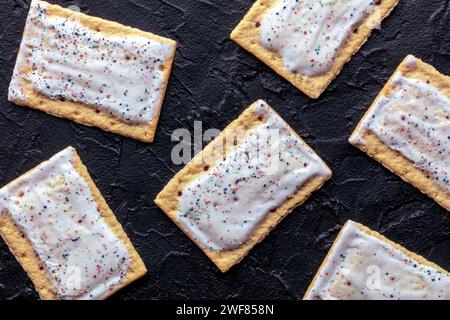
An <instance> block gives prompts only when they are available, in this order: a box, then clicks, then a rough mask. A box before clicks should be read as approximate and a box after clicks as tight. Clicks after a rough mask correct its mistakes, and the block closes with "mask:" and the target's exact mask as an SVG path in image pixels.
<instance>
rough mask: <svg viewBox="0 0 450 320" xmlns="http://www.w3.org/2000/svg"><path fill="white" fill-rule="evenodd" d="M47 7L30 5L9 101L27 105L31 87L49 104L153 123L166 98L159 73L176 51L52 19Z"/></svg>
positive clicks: (139, 37)
mask: <svg viewBox="0 0 450 320" xmlns="http://www.w3.org/2000/svg"><path fill="white" fill-rule="evenodd" d="M47 8H48V5H47V4H45V3H43V2H41V1H37V0H33V1H32V3H31V7H30V12H29V14H28V18H27V25H26V29H25V33H24V37H23V39H22V44H21V48H20V52H19V56H18V58H17V62H16V68H15V71H14V75H13V78H12V81H11V84H10V89H9V98H10V100H12V101H17V100H18V101H19V102H20V101H25V100H27V92H26V90H25V89H24V86H27V87H30V86H31V87H32V88H33V90H35V91H37V92H39V93H41V94H43V95H45V96H46V97H48V98H50V99H54V100H55V99H65V100H70V101H75V102H80V103H84V104H86V105H89V106H91V107H93V108H95V109H97V110H104V111H106V112H108V113H109V114H110V115H114V116H116V117H118V118H120V119H122V120H123V121H125V122H128V123H136V124H143V123H148V122H150V121H151V120H152V118H153V115H154V112H155V108H157V107H158V106H159V105H160V103H161V99H162V94H161V90H162V86H163V72H162V69H161V68H162V67H163V66H164V64H165V63H166V59H167V58H168V57H169V54H170V53H171V52H172V51H173V49H174V48H173V46H172V45H170V44H167V43H163V42H158V41H156V40H151V39H148V38H144V37H141V36H115V35H105V34H104V33H101V31H100V32H98V31H96V30H92V29H89V28H87V27H85V26H84V25H82V24H81V23H80V22H78V21H77V20H76V19H74V18H69V19H67V18H63V17H60V16H55V15H50V14H48V13H47ZM74 17H76V16H74ZM28 67H29V68H28Z"/></svg>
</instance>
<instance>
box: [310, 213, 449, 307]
mask: <svg viewBox="0 0 450 320" xmlns="http://www.w3.org/2000/svg"><path fill="white" fill-rule="evenodd" d="M304 299H307V300H328V299H332V300H436V299H442V300H449V299H450V274H449V273H448V272H447V271H445V270H444V269H442V268H441V267H439V266H437V265H436V264H434V263H432V262H429V261H427V260H426V259H425V258H423V257H421V256H419V255H417V254H415V253H412V252H410V251H408V250H406V249H405V248H403V247H402V246H400V245H398V244H396V243H394V242H392V241H390V240H389V239H387V238H385V237H384V236H383V235H381V234H379V233H378V232H375V231H372V230H370V229H369V228H367V227H365V226H363V225H361V224H359V223H356V222H353V221H350V220H349V221H348V222H347V223H346V224H345V225H344V227H343V228H342V230H341V231H340V233H339V235H338V236H337V238H336V240H335V241H334V244H333V246H332V247H331V249H330V251H329V252H328V255H327V256H326V258H325V260H324V262H323V263H322V265H321V266H320V268H319V271H318V272H317V274H316V276H315V277H314V279H313V281H312V283H311V285H310V286H309V288H308V290H307V292H306V294H305V296H304Z"/></svg>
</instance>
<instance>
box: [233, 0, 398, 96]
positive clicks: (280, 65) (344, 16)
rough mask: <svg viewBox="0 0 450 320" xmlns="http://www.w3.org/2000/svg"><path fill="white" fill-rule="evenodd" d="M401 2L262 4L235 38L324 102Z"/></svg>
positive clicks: (260, 0)
mask: <svg viewBox="0 0 450 320" xmlns="http://www.w3.org/2000/svg"><path fill="white" fill-rule="evenodd" d="M397 3H398V0H381V1H375V0H349V1H337V0H323V1H320V0H300V1H298V0H257V1H256V2H255V3H254V4H253V6H252V8H251V9H250V11H249V12H248V13H247V14H246V16H245V17H244V19H243V20H242V21H241V22H240V23H239V25H238V26H237V27H236V28H235V29H234V30H233V32H232V33H231V39H232V40H234V41H235V42H236V43H238V44H239V45H240V46H242V47H243V48H244V49H246V50H247V51H249V52H250V53H252V54H254V55H255V56H256V57H257V58H259V59H260V60H261V61H262V62H264V63H265V64H267V65H268V66H269V67H271V68H272V69H273V70H274V71H275V72H276V73H278V74H279V75H280V76H282V77H284V78H285V79H286V80H288V81H289V82H290V83H292V84H293V85H294V86H295V87H297V88H298V89H299V90H301V91H303V92H304V93H305V94H306V95H308V96H309V97H311V98H318V97H319V96H320V95H321V94H322V92H323V91H324V90H325V89H326V87H327V86H328V85H329V84H330V82H331V81H332V80H333V79H334V78H335V77H336V76H337V75H338V74H339V72H340V71H341V69H342V68H343V66H344V64H345V63H346V62H347V61H349V60H350V59H351V57H352V55H353V54H355V53H356V52H357V51H358V50H359V48H360V47H361V46H362V45H363V44H364V42H366V40H367V39H368V37H369V36H370V33H371V32H372V30H373V29H374V28H376V27H377V26H378V25H379V24H380V23H381V21H382V20H383V19H384V18H385V17H387V16H388V15H389V13H390V12H391V11H392V9H393V8H394V7H395V6H396V5H397Z"/></svg>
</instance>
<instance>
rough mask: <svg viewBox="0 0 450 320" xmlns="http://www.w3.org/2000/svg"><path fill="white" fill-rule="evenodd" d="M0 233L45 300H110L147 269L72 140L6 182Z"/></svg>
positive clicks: (0, 195) (1, 195)
mask: <svg viewBox="0 0 450 320" xmlns="http://www.w3.org/2000/svg"><path fill="white" fill-rule="evenodd" d="M0 235H1V236H2V238H3V239H4V240H5V242H6V243H7V244H8V246H9V248H10V250H11V252H12V253H13V254H14V256H15V257H16V259H17V260H18V261H19V263H20V264H21V265H22V267H23V268H24V270H25V271H26V272H27V274H28V276H29V277H30V279H31V280H32V281H33V283H34V285H35V287H36V290H37V292H38V293H39V296H40V297H41V299H45V300H74V299H83V300H90V299H104V298H107V297H108V296H110V295H111V294H113V293H114V292H116V291H117V290H119V289H121V288H123V287H124V286H126V285H127V284H129V283H131V282H132V281H134V280H136V279H138V278H139V277H141V276H143V275H144V274H145V273H146V272H147V270H146V268H145V265H144V263H143V262H142V260H141V258H140V257H139V254H138V253H137V252H136V250H135V249H134V248H133V245H132V244H131V242H130V240H129V239H128V237H127V235H126V234H125V232H124V230H123V229H122V227H121V225H120V223H119V222H118V221H117V220H116V218H115V216H114V214H113V213H112V212H111V210H110V208H109V207H108V205H107V203H106V202H105V200H104V198H103V197H102V195H101V194H100V191H99V190H98V189H97V187H96V186H95V184H94V182H93V181H92V179H91V178H90V176H89V173H88V171H87V169H86V167H85V166H84V165H83V164H82V162H81V160H80V158H79V157H78V155H77V153H76V151H75V149H73V148H71V147H69V148H66V149H64V150H63V151H61V152H59V153H57V154H56V155H54V156H53V157H52V158H50V160H48V161H45V162H43V163H42V164H40V165H39V166H37V167H35V168H34V169H32V170H31V171H29V172H28V173H26V174H24V175H22V176H21V177H19V178H17V179H16V180H14V181H13V182H11V183H9V184H8V185H6V186H5V187H3V188H2V189H0Z"/></svg>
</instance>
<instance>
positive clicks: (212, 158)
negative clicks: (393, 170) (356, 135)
mask: <svg viewBox="0 0 450 320" xmlns="http://www.w3.org/2000/svg"><path fill="white" fill-rule="evenodd" d="M330 176H331V171H330V169H329V168H328V167H327V165H326V164H325V163H324V162H323V161H322V160H321V159H320V158H319V156H318V155H317V154H316V153H315V152H314V151H313V150H312V149H311V148H310V147H309V146H308V145H306V143H305V142H304V141H303V140H302V139H301V138H300V137H299V136H298V135H297V134H296V133H295V132H294V131H293V130H292V129H291V128H290V127H289V126H288V125H287V124H286V122H284V120H283V119H282V118H281V117H280V116H279V115H278V114H277V113H276V112H275V111H274V110H273V109H272V108H271V107H270V106H269V105H268V104H267V103H266V102H264V101H262V100H259V101H257V102H255V103H254V104H252V105H251V106H250V107H249V108H247V109H246V110H245V111H244V112H243V113H242V114H241V115H240V116H239V118H238V119H237V120H235V121H233V122H232V123H231V124H230V125H229V126H228V127H227V128H225V130H223V131H222V133H221V134H220V135H219V136H218V137H217V138H216V139H214V140H213V141H212V142H211V143H210V144H209V145H208V146H206V147H205V149H204V150H203V151H202V152H201V153H199V154H198V155H197V156H195V157H194V159H192V161H191V162H189V163H188V164H187V165H186V167H184V168H183V169H182V170H181V171H180V172H179V173H177V174H176V175H175V177H174V178H173V179H172V180H171V181H170V182H169V183H168V184H167V185H166V187H165V188H164V189H163V190H162V191H161V192H160V193H159V195H158V196H157V198H156V200H155V202H156V204H157V205H158V206H159V207H160V208H161V209H162V210H163V211H164V212H165V213H166V214H167V215H168V216H169V218H171V219H172V220H173V221H174V222H175V223H176V224H177V225H178V226H179V227H180V228H181V229H182V230H183V231H184V232H185V233H186V234H187V235H188V236H189V237H190V238H191V239H192V241H194V242H195V243H196V244H197V245H198V246H199V247H200V248H201V249H202V250H203V251H204V253H205V254H206V255H207V256H208V257H209V258H210V259H211V260H212V261H213V262H214V263H215V264H216V265H217V267H218V268H219V269H220V270H221V271H222V272H225V271H227V270H228V269H230V268H231V267H232V266H233V265H235V264H237V263H238V262H239V261H240V260H242V259H243V258H244V257H245V255H246V254H247V253H248V252H249V251H250V250H251V248H252V247H253V246H254V245H255V244H257V243H258V242H260V241H262V239H263V238H264V237H265V236H266V235H267V234H268V233H269V232H270V230H272V229H273V228H275V227H276V225H277V224H278V223H279V222H280V221H281V220H282V219H283V218H284V217H285V216H286V215H287V214H288V213H290V212H291V211H292V210H293V209H294V208H295V207H297V206H298V205H300V204H302V203H303V202H304V201H305V200H306V199H307V198H308V197H309V196H310V194H311V193H312V192H314V191H315V190H317V189H319V188H320V187H321V186H322V185H323V184H324V183H325V181H326V180H328V179H329V178H330Z"/></svg>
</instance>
